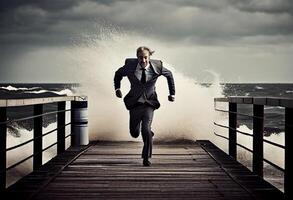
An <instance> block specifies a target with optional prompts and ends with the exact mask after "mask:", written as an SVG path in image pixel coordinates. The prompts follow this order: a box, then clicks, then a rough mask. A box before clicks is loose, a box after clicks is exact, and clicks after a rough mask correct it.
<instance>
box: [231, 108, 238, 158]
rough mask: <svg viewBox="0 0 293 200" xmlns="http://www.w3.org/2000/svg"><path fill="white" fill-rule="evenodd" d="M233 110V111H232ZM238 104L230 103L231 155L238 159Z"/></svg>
mask: <svg viewBox="0 0 293 200" xmlns="http://www.w3.org/2000/svg"><path fill="white" fill-rule="evenodd" d="M231 112H233V113H231ZM236 112H237V104H236V103H229V127H230V129H229V155H230V156H232V157H233V158H235V159H237V157H236V156H237V148H236V142H237V132H236V128H237V114H236Z"/></svg>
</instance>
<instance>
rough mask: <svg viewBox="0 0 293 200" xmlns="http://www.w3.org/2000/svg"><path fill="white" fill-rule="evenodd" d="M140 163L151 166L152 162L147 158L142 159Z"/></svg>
mask: <svg viewBox="0 0 293 200" xmlns="http://www.w3.org/2000/svg"><path fill="white" fill-rule="evenodd" d="M142 164H143V166H145V167H149V166H151V164H152V163H151V162H150V161H149V160H148V159H143V162H142Z"/></svg>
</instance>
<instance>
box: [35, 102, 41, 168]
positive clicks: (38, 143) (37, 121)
mask: <svg viewBox="0 0 293 200" xmlns="http://www.w3.org/2000/svg"><path fill="white" fill-rule="evenodd" d="M41 114H43V105H42V104H38V105H34V115H41ZM42 135H43V117H42V116H39V117H36V118H34V138H36V139H35V140H34V154H35V155H34V157H33V169H34V170H36V169H38V168H39V167H40V166H42V162H43V153H42V150H43V138H42V137H41V136H42Z"/></svg>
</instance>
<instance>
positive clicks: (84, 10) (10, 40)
mask: <svg viewBox="0 0 293 200" xmlns="http://www.w3.org/2000/svg"><path fill="white" fill-rule="evenodd" d="M100 24H103V25H105V26H111V27H115V28H117V29H119V30H120V31H121V32H123V33H126V34H127V33H131V34H137V35H140V36H142V37H146V38H150V39H156V40H159V41H161V42H163V43H166V44H169V45H170V46H178V45H180V46H185V47H186V48H188V47H190V48H194V47H198V46H201V47H205V46H206V47H211V48H213V47H215V48H218V47H235V48H239V47H243V46H245V47H247V48H255V46H257V47H259V46H262V47H263V46H267V47H268V48H271V47H272V46H273V47H277V48H278V49H279V48H281V49H282V50H281V51H285V54H288V51H286V50H283V47H284V48H289V50H290V52H291V50H292V44H293V37H292V36H293V1H291V0H261V1H259V0H216V1H215V0H182V1H177V0H162V1H157V0H149V1H145V0H144V1H142V0H136V1H132V0H123V1H115V0H85V1H79V0H62V1H60V0H2V1H1V2H0V45H1V49H0V53H1V55H0V59H1V60H2V61H1V67H3V63H7V62H8V61H7V60H9V59H11V57H12V56H14V57H15V56H18V55H21V54H22V52H24V51H26V52H27V51H30V49H34V48H42V47H66V46H71V45H72V44H73V43H74V42H75V41H78V40H80V39H81V38H82V35H83V34H84V33H86V34H97V35H99V28H100V27H97V26H99V25H100ZM278 59H280V58H278ZM286 63H289V61H288V60H286Z"/></svg>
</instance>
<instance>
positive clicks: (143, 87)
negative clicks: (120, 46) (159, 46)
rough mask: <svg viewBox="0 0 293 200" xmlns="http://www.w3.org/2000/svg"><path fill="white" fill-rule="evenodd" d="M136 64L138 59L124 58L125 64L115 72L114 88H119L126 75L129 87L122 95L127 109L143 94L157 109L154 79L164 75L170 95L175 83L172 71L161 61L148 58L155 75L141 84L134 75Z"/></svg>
mask: <svg viewBox="0 0 293 200" xmlns="http://www.w3.org/2000/svg"><path fill="white" fill-rule="evenodd" d="M137 65H138V60H137V59H136V58H129V59H126V60H125V65H124V66H123V67H121V68H119V69H118V70H117V71H116V72H115V76H114V87H115V89H118V88H120V83H121V80H122V78H123V77H124V76H127V78H128V80H129V81H130V84H131V88H130V91H129V92H128V94H127V95H126V96H125V97H124V103H125V106H126V108H127V109H128V110H130V109H131V108H134V107H135V106H136V105H137V102H138V99H139V98H140V97H141V95H144V97H145V100H146V102H147V103H148V104H150V105H151V106H153V107H154V108H155V109H158V108H159V107H160V103H159V100H158V97H157V93H156V87H155V84H156V81H157V79H158V77H159V76H161V75H163V76H165V77H166V78H167V82H168V87H169V93H170V95H175V85H174V79H173V75H172V72H171V71H170V70H168V69H166V68H165V67H163V64H162V61H160V60H150V67H151V68H152V69H153V71H154V72H155V73H154V74H155V75H154V76H153V77H152V78H151V79H150V80H148V81H147V82H146V83H145V84H143V83H141V81H140V80H139V79H138V78H137V77H136V76H135V70H136V67H137Z"/></svg>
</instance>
